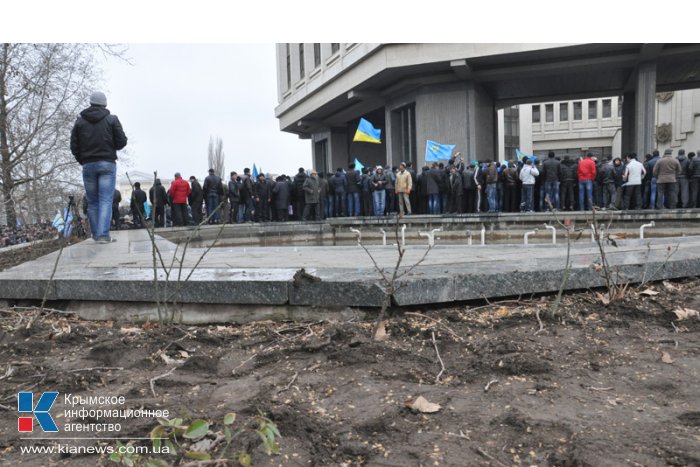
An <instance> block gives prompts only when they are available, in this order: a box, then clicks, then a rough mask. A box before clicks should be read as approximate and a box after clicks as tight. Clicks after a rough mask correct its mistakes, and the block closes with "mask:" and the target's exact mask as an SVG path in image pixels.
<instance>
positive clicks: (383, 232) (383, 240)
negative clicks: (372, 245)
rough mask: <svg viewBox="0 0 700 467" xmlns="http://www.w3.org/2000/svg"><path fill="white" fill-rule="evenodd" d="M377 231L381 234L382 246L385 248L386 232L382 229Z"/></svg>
mask: <svg viewBox="0 0 700 467" xmlns="http://www.w3.org/2000/svg"><path fill="white" fill-rule="evenodd" d="M379 231H380V232H381V233H382V246H386V232H385V231H384V229H379Z"/></svg>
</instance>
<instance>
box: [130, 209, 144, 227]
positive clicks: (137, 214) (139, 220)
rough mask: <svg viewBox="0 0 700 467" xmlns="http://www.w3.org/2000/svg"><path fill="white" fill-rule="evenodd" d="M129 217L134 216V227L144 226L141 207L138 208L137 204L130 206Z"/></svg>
mask: <svg viewBox="0 0 700 467" xmlns="http://www.w3.org/2000/svg"><path fill="white" fill-rule="evenodd" d="M131 217H133V218H134V225H135V226H136V227H138V228H139V229H140V228H142V227H143V226H144V222H143V218H144V216H143V208H139V207H138V206H132V207H131Z"/></svg>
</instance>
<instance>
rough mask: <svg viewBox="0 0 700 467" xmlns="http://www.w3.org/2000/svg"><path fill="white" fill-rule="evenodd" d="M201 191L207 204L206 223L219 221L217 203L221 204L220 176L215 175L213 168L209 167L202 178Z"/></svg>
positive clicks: (217, 222)
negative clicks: (207, 172)
mask: <svg viewBox="0 0 700 467" xmlns="http://www.w3.org/2000/svg"><path fill="white" fill-rule="evenodd" d="M202 191H203V192H204V199H205V200H206V204H207V218H208V219H209V222H208V223H209V224H219V223H221V215H220V213H219V205H220V204H221V197H222V196H223V192H222V191H223V190H222V185H221V177H219V176H218V175H216V173H215V172H214V169H209V175H207V177H206V178H205V179H204V185H203V186H202Z"/></svg>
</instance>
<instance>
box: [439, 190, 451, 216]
mask: <svg viewBox="0 0 700 467" xmlns="http://www.w3.org/2000/svg"><path fill="white" fill-rule="evenodd" d="M449 199H450V196H449V195H447V194H442V195H440V209H439V210H438V212H436V213H435V214H440V213H443V214H444V213H446V212H447V202H448V201H449Z"/></svg>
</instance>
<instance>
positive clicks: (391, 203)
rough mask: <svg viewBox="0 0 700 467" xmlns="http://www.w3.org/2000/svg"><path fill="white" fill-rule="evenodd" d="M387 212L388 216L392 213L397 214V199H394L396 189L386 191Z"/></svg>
mask: <svg viewBox="0 0 700 467" xmlns="http://www.w3.org/2000/svg"><path fill="white" fill-rule="evenodd" d="M385 191H386V212H387V214H388V213H390V212H396V208H395V206H396V201H395V200H396V198H395V197H394V195H395V193H394V189H393V188H391V189H386V190H385Z"/></svg>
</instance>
